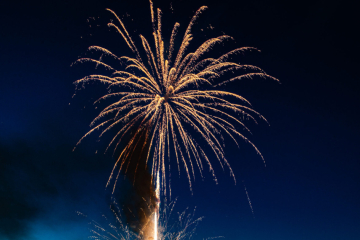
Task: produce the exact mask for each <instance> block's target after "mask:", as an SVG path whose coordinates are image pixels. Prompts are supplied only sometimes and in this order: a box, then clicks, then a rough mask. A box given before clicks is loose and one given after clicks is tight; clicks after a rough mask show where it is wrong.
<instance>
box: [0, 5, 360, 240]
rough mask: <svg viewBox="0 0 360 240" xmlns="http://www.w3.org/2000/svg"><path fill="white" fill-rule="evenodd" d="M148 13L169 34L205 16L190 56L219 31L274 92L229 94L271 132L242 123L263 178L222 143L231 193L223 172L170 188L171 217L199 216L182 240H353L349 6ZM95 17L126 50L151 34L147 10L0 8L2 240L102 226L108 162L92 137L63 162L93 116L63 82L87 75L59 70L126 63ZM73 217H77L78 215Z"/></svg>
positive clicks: (354, 40) (354, 80)
mask: <svg viewBox="0 0 360 240" xmlns="http://www.w3.org/2000/svg"><path fill="white" fill-rule="evenodd" d="M154 4H155V7H160V8H161V9H162V10H163V12H164V18H163V20H164V25H166V24H173V23H174V22H175V21H179V22H180V23H181V26H182V28H181V29H180V32H179V33H183V31H184V30H185V29H184V28H185V27H184V26H187V23H188V21H189V19H190V18H191V17H192V15H193V13H194V12H195V11H196V10H197V9H198V8H199V7H200V6H202V5H207V6H209V9H208V10H207V11H206V12H205V13H204V14H203V15H202V17H201V18H200V20H199V24H198V25H197V26H196V27H194V42H193V44H194V47H196V46H197V45H198V44H200V43H201V42H202V41H203V40H204V39H206V38H209V37H215V36H217V35H219V34H222V32H224V33H226V34H228V35H231V36H233V37H234V38H235V40H236V43H230V45H229V47H230V49H231V48H234V47H240V46H253V47H257V48H258V49H261V51H262V52H261V53H256V54H254V53H250V54H248V55H246V56H245V57H244V62H246V63H247V62H249V63H252V64H255V65H257V66H260V67H261V68H263V69H264V70H265V71H266V72H268V73H269V74H270V75H273V76H274V77H276V78H278V79H280V81H281V84H277V83H275V82H274V81H272V80H264V79H255V80H246V81H243V82H238V83H234V84H231V85H229V86H227V87H228V89H230V90H231V91H234V92H236V93H238V94H240V95H243V96H244V97H246V98H247V99H248V100H249V101H250V102H251V103H252V105H253V107H254V108H255V109H256V110H257V111H259V112H260V113H262V114H263V115H264V116H265V117H266V118H267V120H268V121H269V123H270V126H268V125H267V124H266V123H265V122H260V123H259V125H251V126H250V127H251V130H252V132H253V135H249V136H248V137H249V138H250V139H251V140H252V141H253V142H254V143H255V144H256V146H257V147H258V148H259V149H260V151H261V152H262V154H263V156H264V157H265V160H266V164H267V165H266V167H264V165H263V163H262V160H261V158H260V157H259V156H258V155H256V153H255V151H254V150H253V149H252V148H251V147H250V146H249V145H247V144H245V143H243V144H240V149H237V148H234V147H233V146H232V145H231V144H230V143H228V144H227V147H226V148H225V151H226V153H227V159H228V160H229V162H230V164H231V166H232V168H233V170H234V172H235V175H236V177H237V184H236V185H235V184H234V181H233V180H232V178H231V177H230V176H229V171H228V170H227V169H225V170H224V171H222V169H221V167H220V166H218V165H216V164H214V167H215V171H216V173H217V176H218V178H219V185H216V184H215V183H214V181H212V177H211V176H210V174H208V173H205V174H204V175H205V179H204V181H202V180H201V179H200V175H198V178H197V179H196V182H195V185H194V191H193V195H191V193H190V191H189V188H188V184H187V179H186V177H185V174H183V173H182V174H181V178H180V179H178V178H177V177H173V179H172V182H173V188H172V189H173V196H179V200H178V204H177V206H176V211H182V210H183V209H185V208H186V207H189V208H190V209H193V208H194V207H195V206H196V207H197V210H196V211H197V213H196V216H198V217H201V216H204V217H205V218H204V220H203V221H202V222H201V223H200V224H199V226H198V229H197V231H196V235H195V236H194V239H203V238H206V237H213V236H224V237H225V239H244V240H262V239H266V240H272V239H274V240H275V239H276V240H282V239H284V240H285V239H286V240H288V239H294V240H302V239H309V240H315V239H316V240H319V239H326V240H340V239H341V240H342V239H347V240H348V239H349V240H352V239H354V240H355V239H360V228H359V226H360V191H359V189H360V161H359V160H360V159H359V150H358V144H359V139H358V136H359V133H360V127H359V124H358V115H359V113H358V108H359V107H358V106H359V83H358V81H359V77H358V70H357V68H358V64H359V54H360V47H359V45H358V43H359V42H360V39H359V36H358V34H357V30H358V23H359V16H358V13H357V6H356V4H355V3H352V2H351V1H348V2H342V3H340V2H335V1H333V2H332V1H320V0H317V1H271V2H268V1H248V2H245V1H244V2H243V1H237V3H234V1H230V0H222V1H205V0H196V1H190V0H179V1H173V2H172V4H171V5H170V2H169V1H156V0H154ZM105 8H111V9H113V10H114V11H115V12H116V13H118V15H120V16H125V18H124V22H126V25H127V28H128V30H129V31H131V33H132V35H133V38H134V39H135V40H136V41H138V38H137V37H136V36H137V35H138V34H144V35H145V36H149V34H151V24H150V13H149V4H148V2H147V1H146V0H133V1H131V2H130V1H127V2H125V1H120V0H106V1H94V0H90V1H83V0H80V1H76V2H75V3H74V2H72V1H54V2H52V1H40V0H36V1H33V2H25V1H22V2H21V1H20V2H16V3H15V2H14V3H13V2H5V3H2V4H1V7H0V12H1V14H0V29H1V37H0V43H1V47H0V56H1V64H0V69H1V81H0V206H1V208H0V239H1V240H2V239H4V240H8V239H9V240H10V239H11V240H13V239H14V240H21V239H31V240H43V239H51V240H57V239H69V240H78V239H86V238H87V237H88V235H89V231H88V228H89V226H88V224H87V223H88V222H89V221H90V219H95V220H99V221H102V220H101V219H102V218H101V215H102V214H106V215H109V216H111V212H110V211H109V209H108V205H109V196H110V194H109V189H105V184H106V181H107V177H108V176H109V173H110V171H111V168H112V164H113V161H114V160H113V159H112V158H111V156H108V155H105V156H104V155H103V154H101V153H102V151H103V150H104V149H105V147H104V144H105V143H102V142H96V138H92V137H90V138H88V139H86V140H85V141H84V142H83V143H82V144H81V146H80V147H79V148H77V150H76V151H75V152H72V149H73V147H74V146H75V144H76V142H77V141H78V140H79V139H80V138H81V136H82V135H83V134H84V133H86V132H87V131H88V130H89V126H88V124H89V123H90V121H91V120H92V119H93V117H94V116H95V115H96V113H97V111H96V110H95V109H94V108H93V106H92V101H93V99H91V97H92V96H93V95H92V94H94V93H95V91H96V89H95V90H94V89H92V90H90V89H91V88H89V91H87V90H85V91H82V92H80V93H79V94H77V95H76V96H75V97H74V98H72V95H73V93H74V85H73V84H72V82H74V81H75V80H77V79H78V78H80V77H82V76H84V75H85V74H90V73H92V71H93V66H91V65H86V64H84V65H82V66H75V67H70V64H71V63H72V62H74V61H75V60H76V59H77V58H78V56H82V55H83V54H84V53H85V52H86V49H87V47H88V46H90V45H101V46H104V47H106V48H108V49H110V50H112V51H113V52H114V53H116V54H118V55H124V54H128V53H129V51H128V49H127V46H126V45H125V43H124V42H123V41H122V39H121V37H120V36H116V35H114V33H113V32H110V31H108V28H107V27H106V26H105V25H104V23H107V22H108V21H109V19H110V18H112V16H111V15H110V14H109V13H108V12H106V11H105ZM170 8H172V9H173V10H171V9H170ZM126 14H129V16H127V17H126ZM92 17H94V18H95V20H94V19H93V18H92ZM98 17H99V18H98ZM88 19H89V21H87V20H88ZM166 20H168V23H165V21H166ZM209 23H210V24H211V25H212V26H214V27H215V28H214V29H213V30H211V31H210V30H206V29H205V28H206V27H207V26H208V24H209ZM90 25H91V27H90ZM97 25H99V26H97ZM201 29H205V30H204V31H201ZM165 31H166V30H164V34H165ZM203 34H205V35H206V38H204V36H203ZM225 49H226V46H225ZM226 50H229V49H226ZM69 103H70V105H69ZM97 149H98V150H99V154H95V150H97ZM173 169H174V170H175V169H176V168H175V167H174V168H173ZM172 175H173V176H177V172H176V171H174V172H173V174H172ZM244 185H245V186H246V189H247V191H248V194H249V197H250V199H251V202H252V206H253V210H254V214H252V212H251V209H250V207H249V204H248V200H247V196H246V193H245V189H244ZM123 187H124V186H123ZM119 191H123V193H124V194H125V193H126V190H119ZM76 211H80V212H82V213H84V214H87V215H88V216H89V217H88V218H84V217H79V216H78V215H77V214H76Z"/></svg>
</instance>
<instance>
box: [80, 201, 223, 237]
mask: <svg viewBox="0 0 360 240" xmlns="http://www.w3.org/2000/svg"><path fill="white" fill-rule="evenodd" d="M176 202H177V200H176V199H175V200H174V201H173V202H171V203H170V204H168V205H166V206H165V207H164V210H163V211H161V212H160V216H159V226H158V227H159V228H158V235H159V236H158V238H156V239H162V240H190V239H192V237H193V234H194V233H195V230H196V228H197V226H198V224H199V223H200V221H201V220H202V219H203V217H199V218H195V211H196V208H195V209H194V210H193V211H189V210H188V209H185V210H184V211H182V212H178V213H177V216H176V217H174V215H175V213H174V207H175V205H176ZM150 207H151V206H149V208H150ZM110 209H111V211H112V213H113V216H114V219H115V222H112V221H111V220H110V219H109V218H107V217H106V216H105V215H103V218H104V220H105V222H106V224H101V223H99V222H96V221H94V220H92V221H91V222H90V225H91V227H90V232H91V235H92V236H91V237H90V238H91V239H96V240H112V239H113V240H115V239H119V240H142V239H153V237H152V236H151V234H150V235H149V236H147V235H146V234H147V232H149V230H148V229H149V228H150V229H152V227H153V226H152V222H151V221H149V222H147V223H146V224H144V225H143V228H142V229H139V230H138V231H135V232H134V231H133V229H131V227H129V226H128V224H125V222H124V220H123V216H122V212H123V211H122V210H121V209H120V207H119V206H118V205H117V203H116V202H113V204H112V205H111V208H110ZM78 215H81V216H84V217H87V216H86V215H84V214H82V213H80V212H78ZM217 238H219V237H217ZM208 239H209V238H208ZM211 239H213V238H211Z"/></svg>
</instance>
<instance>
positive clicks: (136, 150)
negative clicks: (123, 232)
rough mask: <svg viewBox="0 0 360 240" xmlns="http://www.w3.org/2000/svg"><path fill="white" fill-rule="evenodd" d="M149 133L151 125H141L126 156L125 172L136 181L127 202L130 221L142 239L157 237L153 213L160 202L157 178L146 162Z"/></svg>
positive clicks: (132, 227)
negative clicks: (156, 185) (155, 178)
mask: <svg viewBox="0 0 360 240" xmlns="http://www.w3.org/2000/svg"><path fill="white" fill-rule="evenodd" d="M148 133H149V131H148V128H144V129H138V131H137V132H136V133H135V138H134V139H135V141H133V142H132V145H131V146H130V147H129V148H128V149H127V152H126V154H124V156H125V157H124V159H123V160H122V162H123V163H124V164H125V167H124V168H123V170H122V173H123V174H124V175H125V176H126V177H127V178H128V179H129V181H130V182H131V184H132V192H131V194H129V195H128V197H127V198H126V199H125V202H124V213H125V216H126V221H127V223H128V225H129V226H130V228H131V229H132V230H133V231H134V232H136V233H137V234H140V235H141V236H142V239H152V238H153V229H154V221H153V220H154V217H153V216H154V214H155V212H156V210H157V209H156V207H157V202H158V199H157V197H156V193H155V189H154V185H153V184H154V182H153V180H154V179H153V177H152V176H151V174H150V171H149V167H148V166H147V163H146V159H147V154H148V151H149V141H148Z"/></svg>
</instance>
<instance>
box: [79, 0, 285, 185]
mask: <svg viewBox="0 0 360 240" xmlns="http://www.w3.org/2000/svg"><path fill="white" fill-rule="evenodd" d="M206 8H207V7H206V6H202V7H201V8H199V9H198V10H197V11H196V13H195V15H194V16H193V18H192V19H191V21H190V23H189V25H188V27H187V29H186V31H185V34H184V36H183V38H182V41H181V44H180V47H179V48H176V47H175V39H176V38H177V35H178V30H179V27H180V24H179V23H175V25H174V27H173V29H172V33H171V36H170V40H169V42H168V43H167V44H166V45H168V48H166V49H165V44H164V39H163V36H162V31H161V28H162V24H161V15H162V12H161V10H160V9H157V13H156V16H155V13H154V8H153V3H152V1H151V0H150V10H151V22H152V28H153V37H154V45H153V46H152V47H151V45H150V43H149V41H148V40H147V39H146V38H145V37H144V36H143V35H140V40H141V45H140V48H138V47H137V46H136V45H135V43H134V41H133V39H132V37H131V36H130V34H129V32H128V31H127V29H126V27H125V25H124V23H123V22H122V20H121V19H120V18H119V17H118V16H117V15H116V13H115V12H113V11H112V10H110V9H107V10H108V11H110V12H111V13H112V14H113V15H114V16H115V18H116V19H117V21H118V24H115V23H113V22H111V23H108V26H109V27H112V28H114V29H115V30H116V31H117V32H118V33H119V34H120V35H121V36H122V38H123V39H124V40H125V42H126V44H127V46H128V47H129V48H130V49H131V51H132V52H133V54H134V57H128V56H121V57H118V56H117V55H115V54H114V53H112V52H111V51H109V50H107V49H105V48H103V47H99V46H91V47H90V48H89V50H94V51H99V52H100V53H101V56H102V57H103V56H111V57H112V58H114V59H115V60H118V61H121V63H125V66H126V67H125V69H119V68H118V67H114V66H112V64H107V63H105V62H103V60H102V57H101V58H100V60H96V59H94V58H80V59H78V60H77V61H76V62H93V63H96V65H97V66H103V67H105V68H106V69H108V70H110V71H111V74H109V75H88V76H85V77H84V78H81V79H79V80H77V81H76V82H75V84H76V86H77V88H79V87H83V86H84V85H85V84H86V83H89V82H101V83H103V84H105V85H106V86H107V87H108V89H109V93H107V94H105V95H104V96H102V97H100V98H99V99H98V100H97V101H95V103H98V102H99V101H102V100H105V99H111V100H112V101H109V104H108V105H107V106H106V107H104V108H103V109H102V111H101V112H100V113H99V115H98V116H97V117H96V118H95V119H94V120H93V121H92V122H91V124H90V126H91V127H92V128H91V130H90V131H89V132H87V133H86V134H85V135H84V136H83V137H82V138H81V139H80V141H79V142H78V144H79V143H80V142H81V141H82V140H83V139H84V138H85V137H86V136H88V135H89V134H91V133H93V132H94V131H96V130H100V132H101V133H100V137H101V136H102V135H103V134H104V133H106V132H109V131H110V130H112V129H114V128H115V127H117V130H116V134H115V136H114V137H113V138H112V140H111V141H110V143H109V146H108V148H109V147H110V146H111V145H113V144H114V145H115V147H114V149H116V148H117V147H118V145H119V143H120V142H121V141H122V140H123V139H125V138H126V136H127V138H128V137H129V136H130V141H128V142H126V144H125V147H124V148H122V149H121V153H120V154H119V157H118V158H117V161H116V163H115V165H114V168H113V170H112V173H111V175H110V177H109V181H108V184H109V182H110V180H111V179H112V178H113V176H114V174H115V171H116V170H119V171H118V173H117V174H115V175H117V176H119V173H120V170H122V169H124V170H125V171H126V168H127V166H128V164H129V163H128V162H129V161H131V160H130V159H131V157H129V156H130V155H131V154H132V151H131V149H134V148H135V147H134V146H136V145H137V144H138V139H142V138H144V137H145V138H146V139H147V140H146V141H147V144H144V145H147V146H148V149H150V150H147V159H146V163H147V164H148V165H149V167H150V169H151V174H152V176H153V179H156V178H157V174H160V173H161V178H160V179H161V186H162V188H163V189H164V190H165V191H166V184H167V180H166V177H165V176H166V174H167V172H168V171H170V164H167V163H166V161H167V160H170V153H171V152H172V154H174V155H175V157H174V159H176V161H177V166H178V169H179V173H180V166H181V165H183V167H184V168H185V171H186V174H187V178H188V181H189V185H190V189H191V185H192V180H193V179H194V178H195V168H196V166H197V168H198V169H199V170H200V173H202V171H203V168H204V163H205V164H206V165H207V166H208V168H209V170H210V172H211V173H212V175H213V177H214V180H215V181H217V180H216V176H215V173H214V169H213V167H212V163H211V162H212V161H210V158H209V155H208V153H207V152H208V151H205V148H204V146H208V147H210V149H211V151H212V153H213V154H214V156H215V157H216V158H217V160H218V161H219V163H220V164H221V166H222V167H223V166H224V165H226V166H227V167H228V168H229V170H230V174H231V176H233V177H234V173H233V171H232V169H231V167H230V165H229V163H228V161H227V159H226V158H225V155H224V149H223V145H222V144H223V140H222V139H223V137H222V135H223V134H224V135H227V136H229V137H230V138H231V139H233V141H234V142H235V143H236V144H237V139H238V138H240V139H243V140H245V141H246V142H248V143H250V144H251V145H252V146H253V148H254V149H255V150H256V152H257V153H258V154H260V156H261V153H260V152H259V150H258V149H257V148H256V146H255V145H254V144H253V143H252V142H251V141H249V139H248V138H246V137H245V136H244V135H243V133H241V132H240V131H239V130H237V129H238V127H239V126H240V127H241V129H244V130H245V131H249V129H248V128H247V127H246V125H245V124H244V119H252V120H253V121H255V122H256V119H255V117H257V118H262V119H264V118H263V116H262V115H261V114H259V113H258V112H256V111H255V110H254V109H252V107H251V105H250V103H249V102H248V101H247V100H246V99H245V98H244V97H242V96H240V95H238V94H236V93H232V92H227V91H222V90H218V89H217V88H216V87H217V86H220V85H223V84H226V83H228V82H232V81H237V80H240V79H244V78H253V77H263V78H271V79H274V80H276V81H278V80H277V79H276V78H274V77H272V76H270V75H268V74H266V73H265V72H264V71H263V70H262V69H261V68H259V67H257V66H253V65H244V64H239V63H236V62H231V61H229V59H230V57H231V56H232V55H236V54H239V53H243V52H245V51H249V50H256V49H255V48H252V47H241V48H237V49H234V50H232V51H230V52H227V53H225V54H223V55H221V56H219V57H217V58H209V57H205V53H207V52H208V51H209V50H211V49H212V48H213V47H214V46H215V45H218V44H220V43H223V42H224V41H225V40H227V39H230V38H231V37H230V36H227V35H222V36H218V37H215V38H211V39H208V40H207V41H205V42H204V43H202V44H201V45H200V46H199V47H198V48H197V49H196V51H194V52H190V53H188V51H187V49H188V46H189V45H190V43H191V41H192V39H193V34H192V27H193V25H194V24H195V23H196V21H197V19H198V17H199V15H200V14H201V13H202V12H203V11H204V10H205V9H206ZM140 50H141V51H143V52H144V53H143V54H142V53H141V52H140ZM206 55H207V54H206ZM119 67H120V66H119ZM229 73H230V74H231V73H233V75H232V77H230V78H229V77H228V76H229ZM239 116H240V117H239ZM200 141H201V143H202V144H199V142H200ZM208 147H207V148H208ZM261 157H262V156H261ZM116 179H117V177H116ZM234 179H235V177H234ZM115 185H116V181H115V184H114V188H115ZM169 189H170V190H171V188H170V187H169Z"/></svg>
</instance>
